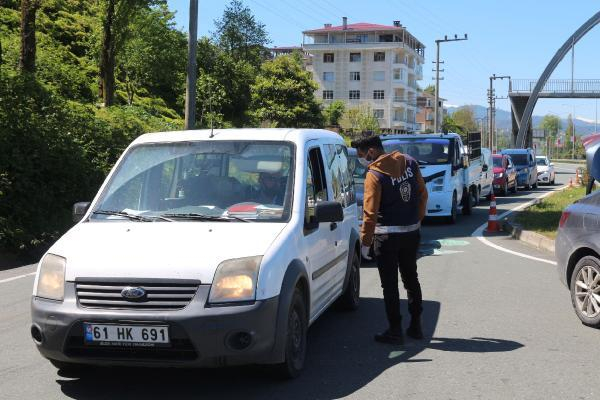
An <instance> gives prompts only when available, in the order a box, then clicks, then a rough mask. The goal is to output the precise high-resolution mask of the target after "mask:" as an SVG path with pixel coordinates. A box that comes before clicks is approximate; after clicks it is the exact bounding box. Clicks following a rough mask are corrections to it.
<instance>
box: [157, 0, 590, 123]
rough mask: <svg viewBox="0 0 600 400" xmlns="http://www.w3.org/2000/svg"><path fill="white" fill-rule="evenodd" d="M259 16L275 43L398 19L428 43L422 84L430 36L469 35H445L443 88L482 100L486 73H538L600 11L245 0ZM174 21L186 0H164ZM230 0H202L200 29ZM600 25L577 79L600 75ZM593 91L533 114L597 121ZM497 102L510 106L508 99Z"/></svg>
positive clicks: (583, 0) (459, 3) (180, 19)
mask: <svg viewBox="0 0 600 400" xmlns="http://www.w3.org/2000/svg"><path fill="white" fill-rule="evenodd" d="M243 2H244V4H245V5H247V6H248V7H249V8H250V9H251V10H252V12H253V13H254V15H255V16H256V19H257V20H258V21H260V22H262V23H263V24H265V27H266V30H267V32H268V33H269V37H270V39H271V45H273V46H285V45H300V44H301V43H302V31H303V30H308V29H314V28H320V27H322V26H323V24H324V23H332V24H333V25H341V21H342V17H348V23H356V22H371V23H377V24H384V25H391V24H392V21H393V20H400V21H401V22H402V24H403V25H404V26H406V27H407V29H408V30H409V32H411V33H412V34H413V35H414V36H416V37H417V38H418V39H419V40H420V41H421V42H422V43H423V44H425V46H426V49H425V65H424V66H423V80H422V81H421V82H419V83H420V85H421V87H425V86H427V85H429V84H430V83H433V80H432V77H433V76H434V73H433V72H432V68H433V64H432V62H433V61H434V60H435V40H436V39H439V38H442V37H443V36H444V35H448V36H454V34H458V35H459V36H462V35H463V34H464V33H467V34H468V37H469V40H467V41H461V42H450V43H442V46H441V57H440V58H441V60H443V61H444V65H443V68H444V70H445V71H444V72H443V73H442V76H443V78H444V80H443V81H441V82H440V95H441V96H442V97H444V98H446V99H447V104H451V105H465V104H479V105H483V106H487V90H488V88H489V77H490V75H492V74H496V75H510V76H511V77H512V78H513V79H537V78H538V77H539V75H540V74H541V73H542V71H543V70H544V69H545V67H546V65H547V64H548V62H549V61H550V59H551V58H552V57H553V56H554V53H555V52H556V50H558V48H559V47H560V46H562V44H563V43H564V42H565V41H566V40H567V39H568V37H569V36H570V35H571V34H572V33H573V32H574V31H575V30H577V28H579V27H580V26H581V24H583V23H584V22H585V21H587V20H588V19H589V18H590V17H592V16H593V15H594V14H595V13H597V12H598V11H600V0H570V1H564V0H503V1H498V0H452V1H450V0H428V1H423V0H368V1H365V0H243ZM168 3H169V7H170V8H171V9H172V10H175V11H176V12H177V13H176V23H177V25H178V26H179V27H180V28H181V29H182V30H184V31H187V26H188V20H189V1H188V0H168ZM228 3H229V1H228V0H199V19H198V24H199V25H198V36H210V35H211V33H212V32H213V31H214V20H215V19H218V18H220V17H221V15H222V13H223V10H224V9H225V6H226V5H227V4H228ZM599 49H600V26H596V27H595V28H594V29H592V30H591V31H590V32H589V33H588V34H587V35H586V36H584V37H583V38H582V39H581V40H580V41H579V42H578V43H577V44H576V46H575V68H574V76H575V79H600V51H599ZM570 78H571V55H570V54H569V56H567V57H565V59H563V61H562V62H561V64H560V65H559V66H558V68H557V69H556V70H555V72H554V74H553V75H552V77H551V79H570ZM495 88H496V95H497V96H502V97H503V96H507V92H508V82H507V81H500V80H496V81H495ZM597 103H598V102H597V101H596V100H594V99H540V100H539V101H538V103H537V106H536V108H535V111H534V114H536V115H544V114H547V113H551V114H555V115H558V116H560V117H561V118H566V117H567V115H568V114H569V113H574V115H575V116H576V117H577V118H580V119H583V120H588V121H594V120H595V119H596V118H599V119H600V117H597V116H596V115H597V111H596V110H597V107H598V106H597ZM497 107H498V108H502V109H505V110H510V103H509V101H508V100H497Z"/></svg>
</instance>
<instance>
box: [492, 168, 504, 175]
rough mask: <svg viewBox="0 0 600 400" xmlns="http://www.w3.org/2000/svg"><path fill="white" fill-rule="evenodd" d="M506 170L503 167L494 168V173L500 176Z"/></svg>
mask: <svg viewBox="0 0 600 400" xmlns="http://www.w3.org/2000/svg"><path fill="white" fill-rule="evenodd" d="M504 172H505V169H504V168H502V167H494V173H495V174H499V173H504Z"/></svg>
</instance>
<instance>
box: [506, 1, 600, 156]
mask: <svg viewBox="0 0 600 400" xmlns="http://www.w3.org/2000/svg"><path fill="white" fill-rule="evenodd" d="M598 24H600V12H597V13H596V14H594V15H593V16H592V17H591V18H590V19H588V20H587V21H586V22H585V23H584V24H583V25H581V26H580V27H579V29H577V30H576V31H575V33H573V34H572V35H571V36H570V37H569V38H568V39H567V40H566V41H565V43H564V44H563V45H562V46H561V47H560V48H559V49H558V51H557V52H556V54H555V55H554V57H552V59H551V60H550V62H549V63H548V65H547V66H546V68H545V69H544V72H542V75H540V78H539V79H537V80H523V79H517V80H513V81H512V82H511V87H510V88H509V97H510V103H511V111H512V112H511V113H512V133H513V138H512V140H513V143H514V145H515V146H516V147H529V146H531V143H532V140H533V138H532V131H531V115H532V114H533V109H534V108H535V104H536V103H537V100H538V99H539V98H561V99H564V98H578V99H581V98H586V99H589V98H592V99H593V98H600V79H577V80H575V79H569V80H550V76H551V75H552V73H553V72H554V70H555V69H556V67H557V66H558V64H560V62H561V61H562V60H563V58H564V57H565V55H567V54H568V53H569V51H573V49H574V48H575V44H576V43H577V42H578V41H579V40H580V39H581V38H582V37H584V36H585V35H586V34H587V33H588V32H589V31H590V30H591V29H592V28H594V27H595V26H596V25H598Z"/></svg>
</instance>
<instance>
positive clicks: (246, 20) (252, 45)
mask: <svg viewBox="0 0 600 400" xmlns="http://www.w3.org/2000/svg"><path fill="white" fill-rule="evenodd" d="M215 26H216V28H217V30H216V32H215V33H214V38H215V41H216V42H217V44H218V46H219V47H220V48H221V49H223V50H224V51H225V52H226V53H228V54H229V55H231V56H232V57H233V59H234V60H236V61H239V60H245V61H248V62H249V63H250V64H252V65H254V66H255V67H259V66H260V64H261V62H262V59H263V55H264V54H265V46H266V45H267V44H268V43H269V42H270V41H269V38H268V35H267V31H266V30H265V26H264V24H262V23H261V22H259V21H257V20H256V18H255V17H254V15H253V14H252V11H251V10H250V9H249V8H248V7H246V6H244V4H243V3H242V1H241V0H231V3H229V5H228V6H227V7H226V8H225V11H224V12H223V17H222V18H221V19H218V20H215Z"/></svg>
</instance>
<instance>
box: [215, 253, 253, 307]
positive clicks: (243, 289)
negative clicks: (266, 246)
mask: <svg viewBox="0 0 600 400" xmlns="http://www.w3.org/2000/svg"><path fill="white" fill-rule="evenodd" d="M261 260H262V256H255V257H244V258H235V259H232V260H226V261H223V262H222V263H221V264H219V266H218V267H217V272H215V279H213V284H212V286H211V288H210V295H209V296H208V301H209V302H210V303H227V302H232V301H252V300H254V299H255V298H256V281H257V278H258V270H259V268H260V262H261Z"/></svg>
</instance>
